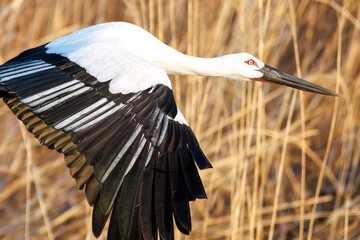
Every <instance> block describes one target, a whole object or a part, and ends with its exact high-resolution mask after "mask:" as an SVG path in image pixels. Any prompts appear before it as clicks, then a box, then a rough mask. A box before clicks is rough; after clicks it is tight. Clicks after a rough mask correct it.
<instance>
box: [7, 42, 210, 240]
mask: <svg viewBox="0 0 360 240" xmlns="http://www.w3.org/2000/svg"><path fill="white" fill-rule="evenodd" d="M86 51H88V52H87V53H88V54H91V48H89V49H87V50H86ZM89 51H90V52H89ZM49 52H50V53H49ZM68 54H69V55H65V54H56V53H51V51H49V49H48V45H44V46H40V47H37V48H34V49H30V50H28V51H25V52H23V53H22V54H20V55H19V56H18V57H16V58H14V59H12V60H10V61H8V62H7V63H5V64H4V65H2V66H0V94H1V95H2V96H3V99H4V101H5V102H6V103H7V105H8V106H9V107H10V109H11V110H12V111H13V112H14V113H15V114H16V115H17V117H18V118H19V119H20V120H21V121H22V122H23V123H24V124H25V126H26V127H27V129H28V130H29V131H30V132H32V133H33V134H34V135H35V136H36V137H37V138H38V139H39V140H40V142H41V143H42V144H44V145H46V146H47V147H49V148H51V149H56V150H57V151H59V152H63V153H64V155H65V162H66V165H67V166H68V167H69V169H70V173H71V175H72V176H73V177H74V178H75V179H76V182H77V185H78V187H79V188H80V189H81V188H85V193H86V198H87V200H88V202H89V204H90V205H91V206H93V207H94V209H93V232H94V235H95V236H99V235H100V234H101V232H102V230H103V227H104V225H105V222H106V220H107V219H108V218H109V216H110V215H111V217H110V226H109V232H108V239H156V238H157V232H159V235H160V237H161V238H162V239H172V238H173V219H175V222H176V225H177V227H178V229H179V230H180V231H181V232H182V233H184V234H188V233H189V232H190V231H191V217H190V209H189V201H191V200H195V199H196V198H206V194H205V191H204V188H203V185H202V183H201V179H200V177H199V175H198V171H197V168H196V166H195V163H194V162H196V163H197V166H198V167H199V168H200V169H204V168H208V167H211V165H210V163H209V162H208V160H207V159H206V157H205V156H204V154H203V152H202V150H201V148H200V146H199V143H198V142H197V140H196V138H195V136H194V133H193V132H192V130H191V129H190V127H189V126H188V124H187V123H186V121H185V119H184V117H183V116H182V115H181V113H180V111H179V110H178V109H177V107H176V104H175V101H174V96H173V93H172V90H171V84H170V81H169V79H168V78H167V76H166V75H165V72H164V71H163V70H161V71H163V72H161V71H160V70H159V69H158V67H157V66H155V65H153V64H151V63H148V62H145V61H141V60H138V59H136V57H135V58H134V56H131V55H130V54H129V56H128V57H129V59H130V60H129V61H128V62H126V61H127V59H125V58H123V61H125V62H119V60H118V59H116V61H114V59H103V61H99V59H96V58H95V57H90V56H82V57H81V58H76V57H79V54H80V53H79V52H77V53H76V52H75V50H74V51H73V52H71V51H68ZM71 54H72V55H71ZM81 54H84V51H83V52H81ZM122 54H123V55H124V54H125V55H126V53H122ZM125 55H124V56H125ZM70 56H72V57H70ZM74 56H75V58H73V57H74ZM124 56H122V57H124ZM71 59H73V60H71ZM74 59H75V60H74ZM76 61H80V62H81V63H82V64H79V63H77V62H76ZM97 66H101V67H99V68H100V69H102V70H101V71H99V70H94V68H96V67H97ZM119 66H120V67H119ZM114 67H119V68H117V72H116V76H114V72H113V69H112V68H114ZM136 69H138V71H141V72H142V73H141V74H134V78H132V75H131V74H129V73H134V70H136ZM146 70H149V71H146ZM144 71H145V72H144ZM90 72H94V75H96V76H97V77H94V76H93V75H92V74H90ZM155 72H156V73H161V74H157V75H153V74H154V73H155ZM135 75H136V76H135ZM98 76H101V77H98ZM164 76H166V78H167V79H164ZM157 77H159V78H160V79H159V81H156V78H157ZM100 78H101V79H100ZM148 79H151V81H149V82H148V83H145V82H144V81H145V80H148Z"/></svg>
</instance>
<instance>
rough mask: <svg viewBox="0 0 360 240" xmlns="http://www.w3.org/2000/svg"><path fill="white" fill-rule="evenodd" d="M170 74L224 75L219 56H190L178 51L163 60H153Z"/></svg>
mask: <svg viewBox="0 0 360 240" xmlns="http://www.w3.org/2000/svg"><path fill="white" fill-rule="evenodd" d="M154 63H155V64H157V65H159V66H161V67H162V68H164V69H165V71H166V72H167V74H170V75H200V76H214V77H219V76H224V73H223V72H220V71H221V61H219V58H200V57H192V56H188V55H185V54H182V53H180V52H175V53H172V54H171V55H168V56H167V57H166V58H165V59H164V60H162V59H160V60H158V61H155V62H154Z"/></svg>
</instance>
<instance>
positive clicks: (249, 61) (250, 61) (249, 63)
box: [246, 59, 255, 65]
mask: <svg viewBox="0 0 360 240" xmlns="http://www.w3.org/2000/svg"><path fill="white" fill-rule="evenodd" d="M246 63H247V64H248V65H254V64H255V61H254V60H252V59H250V60H247V61H246Z"/></svg>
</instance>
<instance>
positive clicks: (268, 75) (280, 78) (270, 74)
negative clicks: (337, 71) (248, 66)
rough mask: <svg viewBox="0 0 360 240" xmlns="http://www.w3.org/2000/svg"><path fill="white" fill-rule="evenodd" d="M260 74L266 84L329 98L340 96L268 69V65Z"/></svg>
mask: <svg viewBox="0 0 360 240" xmlns="http://www.w3.org/2000/svg"><path fill="white" fill-rule="evenodd" d="M259 71H260V72H262V73H264V76H263V77H262V79H263V80H264V81H267V82H272V83H277V84H280V85H285V86H289V87H292V88H296V89H300V90H304V91H308V92H313V93H319V94H324V95H330V96H340V95H339V94H337V93H335V92H333V91H330V90H328V89H326V88H323V87H320V86H318V85H315V84H312V83H309V82H307V81H305V80H302V79H300V78H297V77H294V76H292V75H290V74H287V73H284V72H282V71H280V70H278V69H276V68H273V67H270V66H268V65H265V66H264V67H262V68H261V69H260V70H259Z"/></svg>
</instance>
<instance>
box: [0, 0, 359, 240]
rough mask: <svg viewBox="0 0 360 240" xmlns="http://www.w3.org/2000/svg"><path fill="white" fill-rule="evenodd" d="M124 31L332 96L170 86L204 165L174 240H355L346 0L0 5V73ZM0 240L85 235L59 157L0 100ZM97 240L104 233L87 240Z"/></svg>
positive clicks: (355, 40) (9, 1)
mask: <svg viewBox="0 0 360 240" xmlns="http://www.w3.org/2000/svg"><path fill="white" fill-rule="evenodd" d="M106 21H128V22H132V23H135V24H137V25H140V26H142V27H144V28H145V29H147V30H149V31H150V32H152V33H153V34H154V35H155V36H157V37H158V38H160V39H161V40H163V41H164V42H165V43H167V44H169V45H171V46H172V47H175V48H176V49H178V50H180V51H182V52H184V53H188V54H191V55H194V56H202V57H214V56H218V55H222V54H228V53H233V52H242V51H246V52H249V53H251V54H254V55H256V56H259V57H261V58H262V60H264V62H266V63H268V64H269V65H273V66H276V67H278V68H280V69H282V70H284V71H287V72H289V73H293V74H296V73H297V75H301V76H302V77H303V78H305V79H307V80H308V81H311V82H314V83H316V84H319V85H322V86H324V87H327V88H329V89H332V90H336V91H338V92H340V94H341V95H342V96H341V97H339V98H333V97H325V96H320V95H315V94H311V93H300V94H299V92H298V91H294V90H291V89H288V88H285V87H279V86H270V85H268V84H263V85H262V84H259V83H257V84H254V83H240V82H234V81H228V80H224V79H214V78H204V77H179V76H175V77H173V78H172V83H173V86H174V92H175V97H176V100H177V103H178V106H179V108H180V109H181V110H182V112H183V113H184V115H185V116H186V118H187V119H188V122H189V123H190V125H191V126H192V128H193V129H194V132H195V133H196V135H197V136H198V139H199V141H200V144H201V146H202V148H203V150H204V152H205V153H206V155H207V156H208V158H209V159H210V160H211V162H212V164H213V166H214V169H211V170H205V171H201V176H202V179H203V182H204V186H205V188H206V190H207V194H208V198H209V199H208V200H198V201H195V202H194V203H192V206H191V207H192V209H191V210H192V217H193V231H192V233H191V234H190V236H185V237H184V236H182V235H181V234H179V233H178V232H177V233H176V238H177V239H305V238H307V239H308V240H310V239H358V238H360V166H359V159H360V138H358V136H360V124H359V122H360V121H359V119H360V109H359V107H358V101H359V100H360V91H359V92H358V91H357V90H356V89H358V88H359V87H360V74H359V72H360V60H359V59H360V58H359V57H358V56H359V55H360V44H359V42H360V4H359V2H358V1H357V0H343V1H340V0H339V1H334V0H314V1H312V0H296V1H295V0H289V1H281V0H272V1H271V0H267V1H265V0H258V1H252V0H223V1H221V0H211V1H209V0H180V1H175V0H168V1H165V0H149V1H146V0H133V1H125V0H124V1H118V0H0V63H3V62H4V61H6V60H8V59H10V58H12V57H14V56H16V55H17V54H18V53H20V52H21V51H23V50H25V49H27V48H30V47H35V46H37V45H40V44H44V43H46V42H48V41H50V40H53V39H55V38H57V37H60V36H62V35H65V34H68V33H70V32H72V31H74V30H76V29H80V28H83V27H86V26H89V25H92V24H95V23H100V22H106ZM0 122H1V124H0V139H1V140H0V142H1V144H0V221H1V222H2V224H1V226H0V238H1V239H46V238H48V239H94V237H93V236H92V235H91V229H90V224H89V221H90V216H91V215H90V208H89V207H87V205H86V201H85V200H84V194H83V192H81V191H78V190H77V189H76V187H75V183H74V181H73V179H71V177H70V174H69V173H68V170H67V169H66V167H65V165H64V164H63V157H62V155H60V154H57V153H55V152H52V151H50V150H48V149H46V148H45V147H43V146H40V145H39V144H38V143H37V141H36V140H35V139H34V138H33V137H32V136H30V135H29V134H27V133H26V134H22V133H24V131H23V127H22V125H21V124H20V123H18V121H17V120H16V118H15V117H14V116H13V114H12V113H11V112H10V111H9V110H8V109H7V107H6V106H5V105H4V103H3V102H1V103H0ZM101 239H105V234H104V235H103V236H102V237H101Z"/></svg>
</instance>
